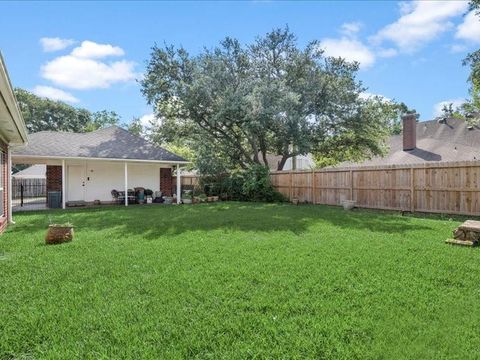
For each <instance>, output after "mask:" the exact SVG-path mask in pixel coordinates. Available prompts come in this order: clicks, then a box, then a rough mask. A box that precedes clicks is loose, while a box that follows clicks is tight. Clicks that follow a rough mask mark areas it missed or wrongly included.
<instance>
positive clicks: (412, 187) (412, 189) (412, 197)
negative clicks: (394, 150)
mask: <svg viewBox="0 0 480 360" xmlns="http://www.w3.org/2000/svg"><path fill="white" fill-rule="evenodd" d="M414 174H415V171H414V169H413V166H412V167H411V168H410V212H412V213H413V212H415V181H414V180H415V179H414V176H415V175H414Z"/></svg>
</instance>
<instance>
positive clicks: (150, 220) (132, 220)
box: [8, 202, 433, 239]
mask: <svg viewBox="0 0 480 360" xmlns="http://www.w3.org/2000/svg"><path fill="white" fill-rule="evenodd" d="M16 218H17V219H18V224H17V225H16V226H14V227H11V228H10V229H9V230H8V231H9V232H10V231H14V232H15V233H17V234H19V235H21V234H23V235H27V234H29V233H32V232H35V231H38V230H40V229H45V230H46V228H47V226H48V224H49V223H52V222H56V223H63V222H71V223H73V224H74V226H75V231H76V232H81V231H84V230H88V231H108V233H109V235H110V236H116V237H129V236H138V235H141V236H142V237H143V238H145V239H155V238H158V237H161V236H164V235H178V234H182V233H185V232H192V231H197V230H201V231H213V230H223V231H225V232H229V231H244V232H278V231H285V232H290V233H293V234H296V235H300V234H302V233H304V232H305V231H307V230H308V228H309V227H310V226H312V225H314V224H317V223H321V222H326V223H329V224H332V225H334V226H337V227H339V228H343V229H354V230H355V229H362V230H366V229H368V230H370V231H373V232H380V233H400V234H402V233H406V232H409V231H416V230H425V229H433V225H429V224H422V225H419V224H418V222H414V221H412V218H410V217H403V216H401V215H399V214H391V213H390V214H389V213H384V212H379V211H369V210H356V211H352V212H346V211H344V210H343V209H341V208H338V207H333V206H322V205H303V206H294V205H290V204H264V203H236V202H226V203H218V204H200V205H193V206H162V205H145V206H131V207H128V208H125V207H123V206H109V207H106V208H101V207H99V208H87V209H75V210H48V211H38V212H24V213H17V214H16Z"/></svg>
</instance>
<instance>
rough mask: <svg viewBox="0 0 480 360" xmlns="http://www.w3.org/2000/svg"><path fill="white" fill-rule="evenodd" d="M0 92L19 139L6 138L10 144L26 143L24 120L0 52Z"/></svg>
mask: <svg viewBox="0 0 480 360" xmlns="http://www.w3.org/2000/svg"><path fill="white" fill-rule="evenodd" d="M0 93H1V96H2V97H3V99H4V101H5V104H6V106H7V108H8V111H9V112H10V117H11V120H12V121H13V123H14V125H15V128H16V129H17V134H18V136H19V138H20V141H11V140H10V139H7V140H8V142H9V143H11V144H26V143H27V140H28V138H27V128H26V126H25V121H24V120H23V116H22V113H21V111H20V109H19V107H18V103H17V100H16V99H15V95H14V93H13V86H12V83H11V81H10V77H9V75H8V72H7V67H6V65H5V62H4V60H3V56H2V53H1V52H0Z"/></svg>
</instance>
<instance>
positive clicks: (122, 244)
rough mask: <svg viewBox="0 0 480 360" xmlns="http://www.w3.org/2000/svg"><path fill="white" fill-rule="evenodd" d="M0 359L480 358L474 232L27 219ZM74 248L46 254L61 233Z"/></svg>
mask: <svg viewBox="0 0 480 360" xmlns="http://www.w3.org/2000/svg"><path fill="white" fill-rule="evenodd" d="M15 220H16V222H17V224H16V225H14V226H11V227H10V228H9V229H8V230H7V231H6V233H5V234H4V235H2V236H0V359H10V358H12V359H16V358H20V359H22V358H25V359H43V358H48V359H74V358H91V359H101V358H115V359H120V358H121V359H125V358H132V359H133V358H135V359H161V358H212V359H213V358H214V359H218V358H224V359H232V358H320V359H322V358H327V359H330V358H332V359H342V358H343V359H352V358H358V359H366V358H375V359H381V358H384V359H392V358H410V359H412V358H416V359H439V358H449V359H452V358H458V359H467V358H478V357H480V350H479V348H478V346H479V343H480V310H478V306H479V303H480V281H479V276H480V272H479V268H480V249H471V248H461V247H453V246H449V245H446V244H444V243H443V241H444V240H445V239H446V238H447V237H450V233H451V230H452V229H453V228H454V227H455V226H456V225H458V224H459V219H457V220H453V221H452V220H449V219H448V218H445V219H442V218H440V217H431V218H420V217H406V216H403V217H402V216H401V215H399V214H386V213H381V212H374V211H363V210H356V211H353V212H345V211H343V210H342V209H340V208H335V207H324V206H298V207H297V206H292V205H266V204H245V203H222V204H213V205H208V204H205V205H195V206H144V207H140V206H137V207H133V206H132V207H129V208H127V209H125V208H123V207H109V208H101V209H83V210H69V211H50V212H35V213H22V214H16V216H15ZM50 221H51V222H54V223H60V222H67V221H70V222H72V223H73V224H74V225H75V240H74V241H73V242H71V243H68V244H63V245H55V246H45V245H44V236H45V232H46V228H47V226H48V224H49V222H50Z"/></svg>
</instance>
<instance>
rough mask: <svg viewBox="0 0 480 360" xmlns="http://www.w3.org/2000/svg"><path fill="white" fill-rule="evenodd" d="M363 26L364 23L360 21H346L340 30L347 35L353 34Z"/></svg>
mask: <svg viewBox="0 0 480 360" xmlns="http://www.w3.org/2000/svg"><path fill="white" fill-rule="evenodd" d="M362 26H363V25H362V23H361V22H358V21H354V22H349V23H344V24H343V25H342V27H341V30H340V32H341V33H342V34H344V35H346V36H353V35H355V34H356V33H358V32H359V31H360V30H361V28H362Z"/></svg>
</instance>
